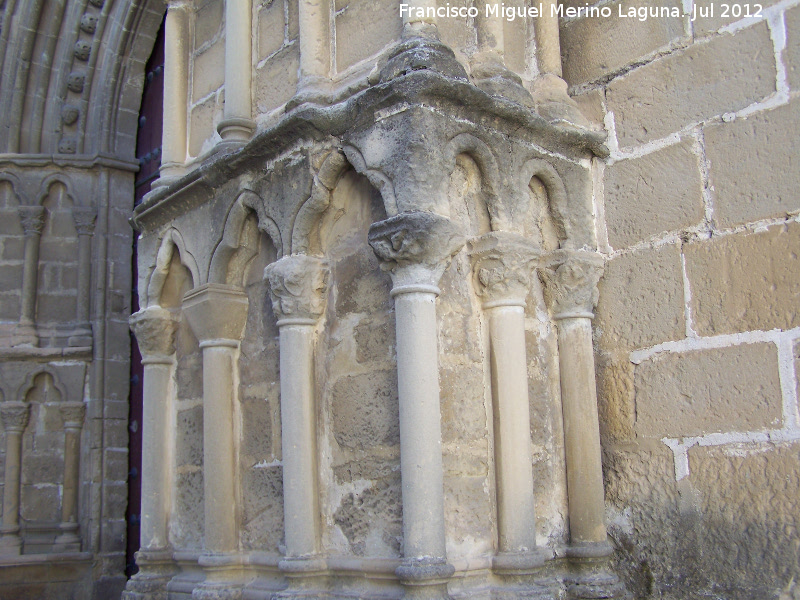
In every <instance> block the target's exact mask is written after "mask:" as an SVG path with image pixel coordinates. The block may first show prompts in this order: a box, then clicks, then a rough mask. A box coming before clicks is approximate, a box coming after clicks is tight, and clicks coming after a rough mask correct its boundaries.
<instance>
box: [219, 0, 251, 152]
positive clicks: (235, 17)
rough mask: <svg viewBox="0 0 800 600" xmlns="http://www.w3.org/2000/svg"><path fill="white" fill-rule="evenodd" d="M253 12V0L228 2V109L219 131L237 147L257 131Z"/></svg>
mask: <svg viewBox="0 0 800 600" xmlns="http://www.w3.org/2000/svg"><path fill="white" fill-rule="evenodd" d="M252 13H253V8H252V4H251V0H238V1H237V2H233V1H231V2H226V3H225V107H224V118H223V120H222V121H220V123H219V125H217V131H218V132H219V135H220V137H222V141H223V142H226V143H233V144H236V145H238V144H241V143H242V142H246V141H247V140H249V139H250V137H251V136H252V135H253V132H254V131H255V129H256V124H255V122H254V121H253V115H252V105H251V98H250V85H251V81H252V76H253V74H252V71H253V61H252V56H251V52H252V39H251V38H252V33H253V32H252V25H251V20H252Z"/></svg>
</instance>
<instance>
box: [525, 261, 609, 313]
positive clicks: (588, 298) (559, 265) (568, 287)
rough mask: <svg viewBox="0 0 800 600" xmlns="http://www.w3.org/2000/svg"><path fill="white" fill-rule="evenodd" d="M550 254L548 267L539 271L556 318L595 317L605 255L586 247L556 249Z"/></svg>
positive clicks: (546, 297) (546, 298) (549, 304)
mask: <svg viewBox="0 0 800 600" xmlns="http://www.w3.org/2000/svg"><path fill="white" fill-rule="evenodd" d="M551 258H552V260H551V261H549V262H550V265H548V268H543V269H540V270H539V275H540V277H541V279H542V283H544V295H545V300H546V301H547V304H548V306H549V307H550V311H551V312H552V314H553V318H554V319H565V318H569V317H588V318H590V319H591V318H592V317H594V307H595V305H596V304H597V297H598V291H597V283H598V281H600V277H602V276H603V263H604V259H603V257H602V256H601V255H600V254H595V253H593V252H587V251H575V252H563V251H557V252H555V253H554V254H553V255H552V257H551Z"/></svg>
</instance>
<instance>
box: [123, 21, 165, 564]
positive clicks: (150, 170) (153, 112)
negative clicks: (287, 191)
mask: <svg viewBox="0 0 800 600" xmlns="http://www.w3.org/2000/svg"><path fill="white" fill-rule="evenodd" d="M163 106H164V23H163V21H162V23H161V27H160V28H159V30H158V35H157V36H156V42H155V46H154V47H153V53H152V54H151V55H150V59H149V60H148V61H147V65H145V80H144V91H143V93H142V107H141V110H140V112H139V130H138V133H137V136H136V158H137V160H138V161H139V172H138V173H137V174H136V182H135V196H134V206H137V205H138V204H139V203H140V202H141V201H142V198H144V195H145V194H147V192H149V191H150V185H151V184H152V182H153V181H154V180H155V179H156V178H157V177H158V169H159V167H160V166H161V130H162V127H161V125H162V119H163ZM132 260H133V264H132V265H131V270H132V273H133V278H132V281H133V286H132V287H133V289H132V290H131V312H136V311H138V310H139V293H138V290H137V287H136V285H137V281H138V279H139V277H138V270H137V268H136V236H134V241H133V259H132ZM143 373H144V369H143V367H142V355H141V354H140V353H139V346H138V345H137V344H136V339H135V338H134V337H133V334H131V387H130V398H129V406H130V410H129V413H128V511H127V513H126V515H125V516H126V518H127V520H128V546H127V550H126V557H125V558H126V566H125V574H126V575H127V576H128V577H130V576H131V575H134V574H135V573H136V572H137V571H138V570H139V568H138V567H137V566H136V562H135V560H134V554H135V552H136V551H137V550H138V549H139V521H140V515H141V505H142V478H141V470H142V397H143V394H142V391H143V390H142V377H143Z"/></svg>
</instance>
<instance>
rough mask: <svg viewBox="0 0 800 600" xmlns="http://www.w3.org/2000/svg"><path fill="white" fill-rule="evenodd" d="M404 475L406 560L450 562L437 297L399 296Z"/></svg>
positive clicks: (398, 374) (426, 294)
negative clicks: (444, 483)
mask: <svg viewBox="0 0 800 600" xmlns="http://www.w3.org/2000/svg"><path fill="white" fill-rule="evenodd" d="M395 315H396V323H397V381H398V395H399V398H400V471H401V476H402V486H403V544H404V547H405V552H404V554H405V557H406V558H412V559H413V558H421V557H440V558H444V557H445V555H446V552H445V529H444V491H443V479H444V475H443V471H442V430H441V412H440V408H439V354H438V348H437V340H436V335H437V327H436V294H434V293H430V292H410V293H401V294H397V295H395Z"/></svg>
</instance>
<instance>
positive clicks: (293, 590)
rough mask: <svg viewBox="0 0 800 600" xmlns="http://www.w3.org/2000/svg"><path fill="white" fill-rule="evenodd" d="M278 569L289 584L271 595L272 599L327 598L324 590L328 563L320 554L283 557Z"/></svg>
mask: <svg viewBox="0 0 800 600" xmlns="http://www.w3.org/2000/svg"><path fill="white" fill-rule="evenodd" d="M278 569H280V571H281V573H283V574H284V575H285V576H286V579H287V580H288V582H289V586H288V587H287V588H286V589H285V590H283V591H281V592H278V593H277V594H275V595H273V596H272V598H273V600H282V599H284V598H309V599H312V598H313V599H316V598H320V599H322V598H327V597H328V595H327V593H326V592H325V589H326V583H327V576H328V563H327V561H326V560H325V559H324V558H322V557H320V556H304V557H298V558H284V559H283V560H281V561H280V562H278Z"/></svg>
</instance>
